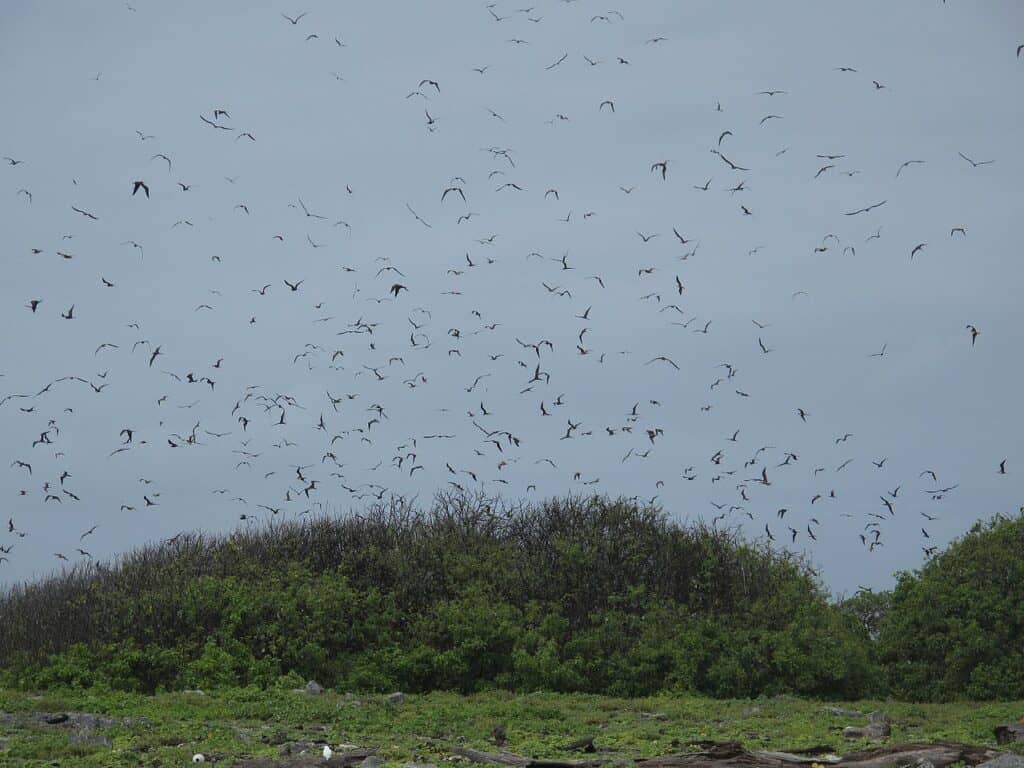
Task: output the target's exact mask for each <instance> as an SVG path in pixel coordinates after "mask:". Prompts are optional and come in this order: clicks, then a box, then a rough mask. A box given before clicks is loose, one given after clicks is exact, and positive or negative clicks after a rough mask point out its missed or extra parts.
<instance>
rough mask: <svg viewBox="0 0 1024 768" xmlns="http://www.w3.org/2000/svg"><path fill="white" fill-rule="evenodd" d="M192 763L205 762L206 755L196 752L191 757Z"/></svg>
mask: <svg viewBox="0 0 1024 768" xmlns="http://www.w3.org/2000/svg"><path fill="white" fill-rule="evenodd" d="M192 762H193V763H205V762H206V755H204V754H203V753H202V752H196V753H195V754H194V755H192Z"/></svg>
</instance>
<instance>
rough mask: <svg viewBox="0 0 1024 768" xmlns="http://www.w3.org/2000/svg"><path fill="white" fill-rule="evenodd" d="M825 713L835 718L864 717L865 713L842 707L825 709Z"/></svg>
mask: <svg viewBox="0 0 1024 768" xmlns="http://www.w3.org/2000/svg"><path fill="white" fill-rule="evenodd" d="M825 711H826V712H828V713H829V714H830V715H833V716H835V717H864V713H863V712H861V711H860V710H858V709H843V708H842V707H825Z"/></svg>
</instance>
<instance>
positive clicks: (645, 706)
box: [0, 689, 1024, 768]
mask: <svg viewBox="0 0 1024 768" xmlns="http://www.w3.org/2000/svg"><path fill="white" fill-rule="evenodd" d="M831 705H836V706H841V707H843V708H846V709H856V710H861V711H863V712H868V711H871V710H874V709H881V710H883V711H885V712H886V713H887V714H888V715H889V716H890V717H891V718H892V726H893V732H892V738H891V739H890V741H891V742H897V741H918V740H931V739H949V740H956V741H963V742H968V743H974V744H993V735H992V729H993V727H994V726H995V725H997V724H999V723H1005V722H1013V721H1016V720H1017V719H1018V718H1020V717H1021V715H1024V702H1009V703H996V704H904V703H896V702H878V701H860V702H844V703H841V704H838V703H835V702H817V701H804V700H798V699H791V698H774V699H764V700H758V701H715V700H709V699H698V698H668V697H660V698H650V699H612V698H607V697H598V696H566V695H555V694H528V695H516V694H511V693H503V692H494V693H487V694H480V695H476V696H469V697H466V696H458V695H454V694H447V693H435V694H430V695H426V696H406V697H405V701H404V702H403V703H401V704H388V703H387V702H385V701H384V699H383V697H381V696H364V697H352V696H343V695H340V694H336V693H333V692H326V693H324V694H322V695H318V696H315V695H308V694H303V693H294V692H291V691H258V690H252V689H244V690H229V691H218V692H210V693H208V694H206V695H198V694H183V693H173V694H162V695H157V696H140V695H132V694H121V693H97V692H88V691H86V692H80V691H68V692H48V693H44V694H38V695H32V694H25V693H15V692H10V691H0V713H5V714H3V715H0V765H3V766H20V767H27V766H55V765H59V766H82V768H87V767H88V766H96V767H99V766H104V767H106V766H118V767H120V766H125V767H127V766H182V765H185V764H186V763H188V761H189V760H190V758H191V756H192V754H193V753H195V752H203V753H205V754H206V755H207V756H212V757H213V758H215V759H216V761H217V762H218V763H220V764H222V765H231V764H232V762H233V761H234V759H236V758H240V757H248V756H261V755H262V756H276V755H278V754H279V749H280V744H282V743H284V742H302V741H309V742H315V743H316V744H317V745H318V746H317V747H316V751H317V752H319V750H320V746H319V745H322V744H323V743H325V742H327V743H330V744H332V745H334V746H337V745H339V744H353V745H358V746H361V747H376V748H378V749H379V750H380V755H381V756H382V757H384V758H385V759H386V760H387V761H388V763H390V764H397V765H402V764H404V763H405V762H407V761H410V760H414V759H419V760H426V761H430V762H438V761H440V760H441V759H442V758H444V757H446V756H448V755H450V754H451V752H450V749H451V748H452V747H453V746H467V747H475V748H478V749H492V750H493V749H495V746H494V741H493V739H492V732H493V730H494V729H495V727H497V726H500V725H503V726H505V728H506V730H507V738H508V743H507V744H506V746H505V748H506V749H509V750H511V751H513V752H518V753H522V754H528V755H533V756H546V757H555V756H569V753H567V752H566V750H565V749H564V746H565V745H566V744H568V743H569V742H571V741H573V740H575V739H578V738H581V737H585V736H595V737H596V739H595V744H596V746H597V747H599V748H609V749H611V750H614V751H615V752H616V754H619V755H621V756H623V757H630V756H650V755H658V754H668V753H672V752H679V751H684V750H685V749H686V745H687V744H688V743H690V742H693V741H697V740H702V739H716V740H726V739H735V740H738V741H740V742H742V743H743V744H744V746H746V747H748V748H752V749H797V748H806V747H812V746H816V745H822V744H830V745H833V746H834V747H835V749H836V750H837V751H838V752H840V753H842V752H849V751H852V750H853V749H855V748H861V747H865V746H870V745H871V743H870V742H867V741H848V740H845V739H843V737H842V736H841V735H840V733H839V731H840V729H841V728H842V727H843V726H845V725H862V724H864V723H865V721H866V718H856V717H841V716H835V715H833V714H830V713H829V712H827V710H826V707H828V706H831ZM65 711H68V712H89V713H93V714H99V715H105V716H109V717H115V718H123V717H132V718H138V717H142V718H145V720H144V721H140V722H133V723H131V724H129V725H116V726H114V727H112V728H110V729H107V730H97V731H95V732H93V735H96V736H103V735H105V736H107V737H109V738H110V739H111V740H112V746H108V745H105V744H94V745H89V744H76V743H72V739H71V736H72V734H74V730H73V729H69V728H68V727H67V726H66V725H45V724H43V723H41V722H40V721H39V719H38V718H36V719H31V718H30V717H29V714H28V713H33V712H65ZM1021 751H1024V750H1021Z"/></svg>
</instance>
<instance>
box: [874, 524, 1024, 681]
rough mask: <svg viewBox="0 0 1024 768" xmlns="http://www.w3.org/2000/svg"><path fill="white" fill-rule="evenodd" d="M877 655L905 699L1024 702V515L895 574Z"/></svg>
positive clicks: (981, 529)
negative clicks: (910, 570)
mask: <svg viewBox="0 0 1024 768" xmlns="http://www.w3.org/2000/svg"><path fill="white" fill-rule="evenodd" d="M879 654H880V658H881V660H882V662H883V664H884V665H885V666H886V668H887V670H888V674H889V682H890V684H891V687H892V691H893V693H895V694H896V695H897V696H900V697H903V698H908V699H920V700H930V701H948V700H954V699H965V698H966V699H1019V698H1022V697H1024V514H1022V515H1019V516H1017V517H1014V518H1005V517H997V518H995V519H993V520H992V521H990V522H988V523H981V522H979V523H977V524H976V525H975V526H974V527H973V528H972V529H971V531H970V532H969V533H968V534H967V535H965V536H964V537H963V538H961V539H960V540H958V541H956V542H954V543H953V544H951V545H950V547H949V548H948V549H947V550H946V551H945V552H942V553H941V554H939V555H938V556H936V557H934V558H932V559H931V560H930V561H929V562H928V563H927V564H926V565H925V566H924V567H923V568H922V569H921V570H920V571H918V572H916V573H902V574H900V576H899V581H898V583H897V585H896V589H895V591H894V592H893V596H892V607H891V608H890V609H889V611H888V612H887V613H886V615H885V617H884V619H883V620H882V623H881V632H880V637H879Z"/></svg>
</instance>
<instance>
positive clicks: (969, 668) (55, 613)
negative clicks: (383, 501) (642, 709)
mask: <svg viewBox="0 0 1024 768" xmlns="http://www.w3.org/2000/svg"><path fill="white" fill-rule="evenodd" d="M1022 553H1024V516H1022V517H1018V518H1016V519H1010V520H1007V519H996V520H994V521H992V522H991V523H989V524H987V525H980V526H978V527H976V529H975V530H973V531H972V532H971V533H970V534H969V535H968V536H966V537H965V538H964V539H963V540H961V541H960V542H957V543H955V544H954V545H953V546H952V547H951V548H950V549H949V550H948V551H947V552H945V553H943V554H941V555H940V556H938V557H936V558H934V559H933V560H932V561H930V562H929V563H928V565H927V566H926V567H925V568H924V569H923V570H922V571H921V572H920V573H919V574H903V575H902V576H901V578H900V582H899V586H898V587H897V589H896V590H895V592H894V593H892V594H888V593H886V594H882V595H875V594H870V593H869V594H861V595H858V596H856V597H854V598H851V599H850V600H846V601H843V602H841V603H839V604H833V603H830V601H829V600H828V598H827V595H826V593H825V591H824V590H823V588H822V586H821V584H820V583H819V581H818V580H817V578H816V576H815V574H814V573H813V571H812V570H811V568H810V567H809V566H808V565H807V564H806V563H804V562H801V561H799V560H797V559H795V558H793V557H792V556H789V555H786V554H782V553H778V552H773V551H771V550H770V549H768V548H767V547H765V546H763V545H760V544H750V543H746V542H744V541H742V540H740V539H739V538H738V536H737V535H736V533H735V532H731V531H722V530H714V529H709V528H706V527H703V526H691V527H682V526H680V525H677V524H674V523H671V522H669V521H668V520H667V518H666V517H665V516H664V515H663V514H662V513H660V512H659V511H658V510H655V509H651V508H645V507H639V506H637V505H635V504H631V503H628V502H625V501H621V500H619V501H611V500H608V499H603V498H585V499H584V498H568V499H564V500H552V501H548V502H546V503H544V504H541V505H538V506H517V507H512V508H508V507H500V506H499V505H498V503H497V502H495V501H493V500H490V499H486V498H482V497H466V496H461V495H460V496H447V497H441V498H439V499H438V500H437V501H436V503H435V505H434V506H433V508H431V509H430V510H427V511H420V510H416V509H414V508H412V507H410V506H408V505H405V504H399V503H394V504H391V505H380V506H377V507H375V508H372V509H370V510H369V511H368V512H367V513H366V514H364V515H360V516H351V517H345V518H328V517H321V518H316V519H308V520H305V521H303V522H289V523H281V524H273V523H270V524H267V525H265V526H264V527H250V528H246V529H243V530H240V531H238V532H236V533H234V534H232V535H230V536H227V537H208V536H204V535H201V534H191V535H187V534H186V535H181V536H179V537H176V538H175V540H173V541H171V542H164V543H161V544H155V545H151V546H149V547H145V548H143V549H140V550H137V551H135V552H133V553H131V554H129V555H127V556H125V558H124V559H123V560H121V561H120V562H119V563H117V564H116V565H115V566H112V567H111V566H104V565H92V564H87V565H82V566H76V567H75V568H74V569H72V570H69V571H67V572H65V573H63V574H61V575H58V576H55V577H53V578H51V579H49V580H47V581H44V582H42V583H38V584H30V585H20V586H17V587H15V588H14V589H12V590H11V591H10V592H9V594H8V595H7V596H6V597H5V598H3V599H0V626H2V627H3V628H4V631H3V632H0V668H2V670H0V682H3V683H4V684H6V685H7V686H9V687H12V688H16V689H22V690H30V689H35V690H39V689H63V688H79V689H90V688H95V689H97V690H114V691H130V692H142V693H152V692H155V691H161V690H166V691H170V690H181V689H185V688H202V689H204V690H216V689H221V688H232V687H237V686H255V687H259V688H262V689H274V688H276V687H279V686H281V685H285V686H286V687H296V686H298V685H300V684H301V683H303V682H305V680H307V679H315V680H317V681H319V682H320V683H322V684H323V685H325V686H327V687H329V688H333V689H336V690H353V691H360V692H366V691H386V690H396V689H401V690H404V691H410V692H427V691H434V690H448V691H456V692H461V693H472V692H478V691H483V690H487V689H495V688H500V689H506V690H510V691H535V690H547V691H554V692H565V693H570V692H571V693H592V694H605V695H612V696H629V697H635V696H649V695H654V694H658V693H673V694H687V695H695V694H701V695H707V696H712V697H719V698H730V697H755V696H761V695H775V694H782V693H786V694H797V695H801V696H811V697H819V698H825V697H827V698H837V699H838V698H842V699H856V698H861V697H866V696H872V695H885V694H888V693H894V694H896V695H898V696H899V697H901V698H905V699H911V700H913V699H917V700H924V699H928V700H952V699H957V698H964V697H971V698H977V699H993V698H1024V643H1021V642H1020V638H1022V637H1024V578H1022V577H1024V554H1022ZM1014 638H1016V643H1014Z"/></svg>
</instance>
